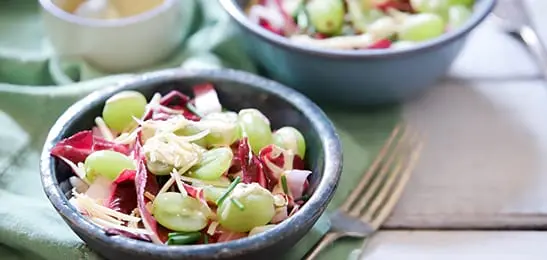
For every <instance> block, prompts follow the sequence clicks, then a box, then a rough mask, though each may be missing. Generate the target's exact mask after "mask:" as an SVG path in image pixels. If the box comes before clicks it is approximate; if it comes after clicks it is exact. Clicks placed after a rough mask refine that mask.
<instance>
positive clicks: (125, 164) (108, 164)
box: [84, 150, 135, 182]
mask: <svg viewBox="0 0 547 260" xmlns="http://www.w3.org/2000/svg"><path fill="white" fill-rule="evenodd" d="M84 168H85V172H86V179H87V180H88V181H90V182H93V180H95V177H96V176H97V175H101V176H103V177H105V178H107V179H109V180H112V181H113V180H115V179H116V178H118V175H120V173H121V172H122V171H123V170H125V169H128V170H134V169H135V163H134V162H133V160H131V158H129V157H127V156H125V155H124V154H122V153H118V152H115V151H110V150H102V151H96V152H93V153H92V154H90V155H89V156H87V158H86V159H85V162H84Z"/></svg>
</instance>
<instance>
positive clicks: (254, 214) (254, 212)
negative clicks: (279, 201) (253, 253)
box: [217, 183, 275, 232]
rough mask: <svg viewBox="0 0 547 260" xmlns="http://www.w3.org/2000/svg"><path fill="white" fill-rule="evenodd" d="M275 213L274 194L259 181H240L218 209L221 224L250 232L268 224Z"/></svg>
mask: <svg viewBox="0 0 547 260" xmlns="http://www.w3.org/2000/svg"><path fill="white" fill-rule="evenodd" d="M234 201H235V202H234ZM236 202H237V203H236ZM238 203H240V204H241V205H239V206H238V205H237V204H238ZM240 206H241V207H240ZM274 215H275V207H274V199H273V196H272V194H271V193H270V192H269V191H268V190H266V189H264V188H262V186H260V185H259V184H258V183H251V184H244V183H239V184H238V185H237V186H236V188H235V189H234V190H233V191H232V193H231V194H230V196H229V197H228V198H227V199H226V200H224V201H223V202H222V203H221V204H220V205H219V207H218V210H217V216H218V218H219V223H220V225H222V227H224V228H226V229H229V230H231V231H235V232H249V231H251V230H252V229H253V228H255V227H258V226H263V225H266V224H268V223H269V222H270V221H271V220H272V218H273V216H274Z"/></svg>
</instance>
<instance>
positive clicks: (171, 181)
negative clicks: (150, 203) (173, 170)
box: [158, 175, 175, 195]
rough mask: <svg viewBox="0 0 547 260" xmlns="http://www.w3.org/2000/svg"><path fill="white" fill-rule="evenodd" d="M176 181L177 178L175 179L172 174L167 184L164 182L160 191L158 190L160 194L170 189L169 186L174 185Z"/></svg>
mask: <svg viewBox="0 0 547 260" xmlns="http://www.w3.org/2000/svg"><path fill="white" fill-rule="evenodd" d="M174 183H175V179H173V176H172V175H171V178H169V180H167V181H166V182H165V184H163V187H161V189H160V191H158V195H160V194H162V193H164V192H167V191H168V190H169V188H171V186H173V184H174Z"/></svg>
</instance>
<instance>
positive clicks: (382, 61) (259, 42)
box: [220, 0, 496, 106]
mask: <svg viewBox="0 0 547 260" xmlns="http://www.w3.org/2000/svg"><path fill="white" fill-rule="evenodd" d="M495 1H496V0H477V1H476V4H475V7H474V10H473V15H472V17H471V18H470V19H469V21H468V22H467V23H466V24H465V25H463V26H462V27H461V28H459V29H457V30H453V31H450V32H448V33H446V34H444V35H442V36H440V37H438V38H435V39H433V40H431V41H427V42H424V43H421V44H419V45H416V46H413V47H411V48H408V49H404V50H402V49H380V50H353V51H351V50H327V49H318V48H315V47H312V46H307V45H301V44H294V43H292V42H290V41H289V40H288V39H286V38H284V37H282V36H279V35H276V34H274V33H271V32H269V31H267V30H265V29H263V28H262V27H260V26H259V25H257V24H255V23H252V22H251V21H250V20H249V19H248V18H247V17H246V15H245V13H244V12H243V11H242V10H244V9H243V7H245V6H247V5H248V4H249V2H250V0H220V3H221V4H222V5H223V7H224V9H226V11H227V12H228V13H229V14H230V15H231V17H232V18H233V19H234V20H235V21H236V23H237V24H238V25H239V28H240V29H241V31H242V33H241V35H242V37H243V42H244V43H246V44H245V45H246V49H247V52H248V53H249V54H250V56H252V57H253V58H254V59H255V60H256V61H257V63H259V64H261V65H262V67H263V69H264V70H265V72H267V73H268V74H269V76H270V77H271V78H273V79H275V80H277V81H279V82H281V83H283V84H285V85H287V86H289V87H293V88H295V89H298V90H299V91H301V92H302V93H304V94H306V95H307V96H308V97H310V98H311V99H312V100H314V101H316V102H319V103H321V104H334V105H344V106H362V105H377V104H386V103H393V102H398V101H403V100H405V99H407V98H411V97H413V96H416V95H418V94H420V93H421V92H422V91H423V90H425V89H427V88H428V87H431V86H433V85H434V83H435V82H436V81H437V80H438V79H440V78H441V77H442V76H443V75H445V73H446V72H447V70H448V69H449V67H450V65H451V64H452V62H453V61H454V59H455V58H456V57H457V56H458V53H459V52H460V51H461V49H462V47H463V46H464V43H465V41H466V38H467V36H468V34H469V32H470V31H471V30H473V29H474V28H475V27H476V26H477V25H479V24H480V23H481V22H482V21H483V20H484V18H485V17H486V16H487V15H488V14H489V13H490V11H491V10H492V8H493V7H494V4H495Z"/></svg>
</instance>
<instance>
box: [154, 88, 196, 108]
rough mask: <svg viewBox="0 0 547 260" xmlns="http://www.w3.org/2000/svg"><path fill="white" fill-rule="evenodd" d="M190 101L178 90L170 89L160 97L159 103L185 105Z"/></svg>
mask: <svg viewBox="0 0 547 260" xmlns="http://www.w3.org/2000/svg"><path fill="white" fill-rule="evenodd" d="M188 102H190V97H188V96H187V95H184V94H182V93H181V92H180V91H177V90H171V92H169V93H167V95H165V96H163V97H162V98H161V99H160V104H161V105H163V106H168V107H170V106H183V107H184V106H186V104H187V103H188Z"/></svg>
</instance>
